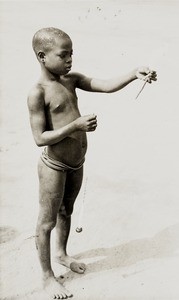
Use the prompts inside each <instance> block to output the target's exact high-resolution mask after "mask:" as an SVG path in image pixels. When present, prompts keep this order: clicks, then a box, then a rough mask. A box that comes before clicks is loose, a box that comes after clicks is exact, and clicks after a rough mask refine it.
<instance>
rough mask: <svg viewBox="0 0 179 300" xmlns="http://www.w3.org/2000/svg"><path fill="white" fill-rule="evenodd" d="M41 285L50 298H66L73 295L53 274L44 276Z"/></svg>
mask: <svg viewBox="0 0 179 300" xmlns="http://www.w3.org/2000/svg"><path fill="white" fill-rule="evenodd" d="M43 286H44V289H45V292H46V293H47V294H48V295H49V296H50V299H67V298H70V297H72V296H73V295H72V294H71V293H70V292H69V291H68V290H66V289H65V288H64V287H63V285H62V284H60V283H59V282H58V281H57V279H56V278H55V277H54V276H50V277H48V278H44V279H43Z"/></svg>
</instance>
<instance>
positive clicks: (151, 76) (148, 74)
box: [135, 67, 157, 83]
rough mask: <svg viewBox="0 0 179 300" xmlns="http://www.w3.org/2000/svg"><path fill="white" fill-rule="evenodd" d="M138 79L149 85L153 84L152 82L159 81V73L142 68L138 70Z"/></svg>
mask: <svg viewBox="0 0 179 300" xmlns="http://www.w3.org/2000/svg"><path fill="white" fill-rule="evenodd" d="M135 75H136V77H137V78H138V79H141V80H144V81H147V82H149V83H152V81H156V80H157V73H156V71H153V70H150V69H149V68H148V67H140V68H138V69H137V70H136V73H135Z"/></svg>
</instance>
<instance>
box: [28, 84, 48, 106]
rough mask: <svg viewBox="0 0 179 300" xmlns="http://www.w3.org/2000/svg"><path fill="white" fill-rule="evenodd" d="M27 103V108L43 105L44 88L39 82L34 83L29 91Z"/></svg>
mask: <svg viewBox="0 0 179 300" xmlns="http://www.w3.org/2000/svg"><path fill="white" fill-rule="evenodd" d="M27 104H28V107H29V109H34V108H37V107H39V106H42V105H44V89H43V87H42V86H41V85H40V84H36V85H35V86H34V87H32V88H31V90H30V91H29V94H28V98H27Z"/></svg>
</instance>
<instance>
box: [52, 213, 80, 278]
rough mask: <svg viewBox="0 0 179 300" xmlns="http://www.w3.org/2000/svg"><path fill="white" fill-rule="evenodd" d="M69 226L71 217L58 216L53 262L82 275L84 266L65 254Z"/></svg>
mask: <svg viewBox="0 0 179 300" xmlns="http://www.w3.org/2000/svg"><path fill="white" fill-rule="evenodd" d="M70 226H71V216H65V215H64V214H60V213H59V214H58V218H57V224H56V233H57V235H56V257H55V261H56V262H58V263H60V264H62V265H64V266H65V267H67V268H70V269H71V270H72V271H74V272H77V273H80V274H82V273H84V272H85V270H86V266H85V264H84V263H80V262H78V261H76V260H75V259H74V258H73V257H71V256H69V255H68V254H67V241H68V236H69V232H70Z"/></svg>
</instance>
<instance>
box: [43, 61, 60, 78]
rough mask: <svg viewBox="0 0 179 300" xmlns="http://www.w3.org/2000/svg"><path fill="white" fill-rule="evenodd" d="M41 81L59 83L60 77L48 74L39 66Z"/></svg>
mask: <svg viewBox="0 0 179 300" xmlns="http://www.w3.org/2000/svg"><path fill="white" fill-rule="evenodd" d="M41 71H42V73H41V79H42V80H50V81H59V80H60V75H57V74H54V73H51V72H49V71H48V70H47V69H46V68H44V66H43V65H41Z"/></svg>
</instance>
